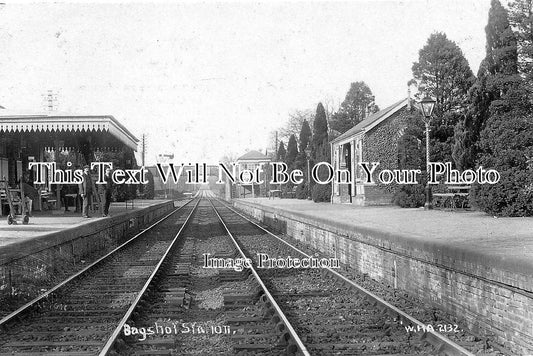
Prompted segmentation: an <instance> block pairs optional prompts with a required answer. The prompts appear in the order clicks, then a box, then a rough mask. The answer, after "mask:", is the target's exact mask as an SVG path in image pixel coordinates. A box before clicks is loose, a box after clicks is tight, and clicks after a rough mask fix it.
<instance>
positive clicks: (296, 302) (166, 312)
mask: <svg viewBox="0 0 533 356" xmlns="http://www.w3.org/2000/svg"><path fill="white" fill-rule="evenodd" d="M203 198H206V197H203ZM258 256H263V257H264V256H267V257H268V258H276V259H277V260H278V261H288V257H289V256H290V257H291V258H293V260H294V259H296V258H299V259H300V260H303V259H306V258H311V259H312V257H314V256H309V255H306V254H305V253H304V252H303V251H301V250H298V249H296V248H295V247H294V246H291V245H290V244H288V243H287V242H286V241H284V240H282V239H280V238H279V237H277V236H275V235H273V234H272V233H270V232H268V231H266V230H265V229H263V228H262V227H260V226H259V225H257V224H255V223H254V222H252V221H250V220H248V219H247V218H246V217H244V216H243V215H241V214H239V213H238V212H236V211H234V210H233V209H231V208H230V207H228V206H226V205H225V204H223V203H222V202H220V201H217V200H215V199H211V198H209V199H202V197H200V199H198V200H196V201H195V202H194V206H193V204H192V203H191V204H189V205H187V206H185V207H182V208H181V209H180V210H178V211H176V212H174V213H172V214H169V216H167V217H166V218H164V219H162V220H161V221H160V222H158V223H156V224H154V225H153V226H152V227H151V228H149V229H147V230H146V231H145V232H143V233H142V234H139V235H138V236H135V237H134V238H133V239H131V240H130V241H129V242H128V243H127V244H125V245H123V246H121V247H120V248H117V249H116V250H115V251H113V252H111V253H110V254H108V255H107V256H105V257H104V258H102V259H101V260H99V261H97V262H95V263H94V264H92V265H91V266H89V267H87V268H86V269H85V270H84V271H82V272H80V273H78V274H77V275H75V276H73V277H72V278H70V279H69V280H68V281H65V282H64V283H62V284H61V285H58V286H57V287H55V288H53V289H52V290H50V291H48V292H47V293H46V294H45V295H43V296H42V297H40V298H39V299H37V300H34V301H33V302H30V303H28V304H27V305H25V306H24V307H22V308H21V309H19V310H18V311H17V312H14V313H12V314H10V315H9V316H7V317H6V318H4V319H2V320H0V327H2V330H3V332H2V334H1V335H0V356H2V355H12V354H18V355H34V354H45V353H46V354H48V355H60V354H61V355H64V354H68V355H74V356H76V355H79V356H82V355H118V354H119V355H139V356H140V355H216V354H223V355H265V356H266V355H269V356H274V355H282V354H284V355H285V354H286V355H360V354H368V355H397V356H400V355H413V354H421V355H473V353H472V352H474V353H476V354H486V355H498V354H499V353H495V352H492V351H491V350H486V347H485V346H484V345H483V342H480V341H477V340H471V339H469V338H468V335H466V334H465V333H463V332H462V331H461V332H460V333H457V332H453V333H451V334H450V335H448V336H450V337H453V338H454V340H455V341H456V342H453V341H451V340H450V339H449V338H448V337H446V336H444V335H442V334H440V333H438V332H435V331H434V330H430V329H428V327H427V325H430V324H432V325H436V324H437V323H445V321H442V320H440V319H436V318H435V314H434V313H431V312H430V311H427V310H424V308H421V307H420V306H416V305H415V306H413V305H409V303H403V302H402V304H401V306H402V310H399V309H398V308H396V307H394V306H393V305H392V304H390V303H388V302H387V301H385V299H387V300H389V301H390V299H394V298H389V296H386V297H384V298H380V297H378V296H377V295H376V294H375V293H374V292H373V291H369V290H368V289H365V288H363V287H361V286H360V285H358V284H356V283H355V282H353V281H352V280H350V279H348V278H346V277H344V276H342V275H341V274H339V273H337V271H336V270H335V269H328V268H287V264H285V268H278V267H280V265H279V263H281V262H277V264H276V267H277V268H265V266H264V265H263V266H260V265H259V264H258ZM264 258H266V257H264ZM247 259H248V260H247ZM318 260H320V258H319V259H318ZM284 263H288V262H284ZM329 263H333V264H334V261H330V262H329ZM267 266H268V265H267ZM259 267H262V268H259ZM300 267H304V266H303V265H302V266H300ZM363 282H364V281H363ZM365 287H366V286H365ZM386 292H387V291H383V290H379V293H380V295H383V293H385V294H386ZM394 295H395V294H394ZM415 316H416V318H419V319H421V320H422V321H418V320H417V319H416V318H415ZM463 334H465V335H463ZM467 349H468V350H470V351H472V352H470V351H467Z"/></svg>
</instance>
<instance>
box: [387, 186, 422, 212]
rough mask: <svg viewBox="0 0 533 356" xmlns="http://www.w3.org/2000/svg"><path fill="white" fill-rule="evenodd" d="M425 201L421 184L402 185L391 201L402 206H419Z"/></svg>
mask: <svg viewBox="0 0 533 356" xmlns="http://www.w3.org/2000/svg"><path fill="white" fill-rule="evenodd" d="M425 201H426V197H425V191H424V186H423V185H422V184H413V185H411V184H409V185H402V186H401V187H400V189H398V190H397V191H396V193H395V194H394V198H393V203H394V204H395V205H399V206H400V207H402V208H419V207H421V206H424V203H425Z"/></svg>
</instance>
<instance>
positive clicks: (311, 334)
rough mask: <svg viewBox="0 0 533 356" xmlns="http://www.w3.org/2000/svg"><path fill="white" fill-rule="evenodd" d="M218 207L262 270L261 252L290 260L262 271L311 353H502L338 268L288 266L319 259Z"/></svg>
mask: <svg viewBox="0 0 533 356" xmlns="http://www.w3.org/2000/svg"><path fill="white" fill-rule="evenodd" d="M214 205H216V208H217V210H218V213H219V214H220V216H221V218H222V220H223V221H224V223H225V226H226V227H227V229H228V232H229V233H231V234H232V235H233V236H234V238H235V239H236V240H237V242H238V243H239V244H240V245H241V247H242V250H243V252H244V253H245V254H247V255H248V256H249V257H250V258H251V259H252V260H253V261H254V264H255V266H256V267H259V266H258V260H259V256H260V255H258V254H266V255H268V256H269V257H270V258H276V259H278V261H279V260H281V261H284V262H283V263H282V265H283V264H284V266H285V268H266V267H268V264H267V263H264V265H263V268H257V271H258V272H259V276H260V277H261V278H262V280H263V281H264V283H265V284H266V286H267V287H268V288H269V289H270V290H271V295H272V296H273V297H274V299H275V300H276V302H277V304H278V305H280V306H281V309H282V312H283V313H284V314H285V315H286V317H287V319H288V321H289V323H292V326H293V327H294V329H295V334H296V335H295V336H294V337H298V336H297V335H299V338H300V340H302V342H303V344H304V347H305V349H304V351H303V352H305V350H307V351H308V352H309V353H310V354H313V355H354V354H394V355H411V354H424V355H428V354H430V355H436V354H442V355H473V354H474V353H475V354H478V355H479V354H483V355H500V354H501V353H500V352H499V351H498V350H493V349H490V348H488V347H487V343H486V341H485V340H476V339H475V338H474V337H472V335H469V334H468V332H466V331H464V330H460V329H458V326H457V325H452V324H450V323H449V322H448V321H446V320H442V319H439V318H438V317H437V316H436V314H435V312H434V310H424V308H422V307H421V306H420V305H409V303H403V304H402V310H400V309H398V308H396V307H395V306H393V305H392V304H390V303H388V302H386V301H385V300H384V299H383V298H380V297H378V296H377V295H375V294H374V293H372V292H370V291H369V290H367V289H365V288H363V287H361V286H360V285H358V284H356V283H354V282H353V281H351V280H349V279H347V278H346V277H344V276H342V275H341V274H339V273H337V272H336V271H335V270H332V269H327V268H286V266H287V264H288V263H289V262H287V261H288V259H287V258H288V257H289V256H292V257H293V258H294V257H299V258H300V259H304V258H311V257H313V256H309V255H306V254H305V253H303V252H302V251H300V250H298V249H296V248H295V247H293V246H291V245H290V244H288V243H287V242H286V241H283V240H282V239H280V238H278V237H276V236H275V235H273V234H271V233H270V232H268V231H266V230H265V229H263V228H262V227H260V226H259V225H256V224H255V223H253V222H251V221H250V220H248V219H247V218H245V217H244V216H242V215H240V214H238V213H237V212H236V211H234V210H233V209H230V208H228V207H227V206H226V205H225V204H222V203H220V202H218V201H217V202H214ZM277 267H279V264H278V265H277ZM390 293H391V292H390V291H389V294H390ZM392 293H393V294H395V293H394V292H392ZM412 315H416V316H417V317H419V318H422V319H423V321H419V320H418V319H416V318H415V317H413V316H412ZM439 325H441V326H442V325H447V327H446V328H445V329H447V331H448V333H447V335H446V336H445V335H443V334H441V333H439V332H436V331H435V330H437V329H438V328H439ZM447 336H449V337H450V338H453V339H454V340H455V342H454V341H452V340H450V338H449V337H447ZM255 347H257V346H255ZM265 347H266V345H265ZM469 350H470V351H469ZM300 352H302V349H301V348H300Z"/></svg>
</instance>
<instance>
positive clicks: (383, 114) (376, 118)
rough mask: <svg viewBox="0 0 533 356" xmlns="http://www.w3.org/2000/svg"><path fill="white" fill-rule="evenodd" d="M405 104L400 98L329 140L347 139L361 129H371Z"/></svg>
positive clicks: (404, 100) (333, 141) (405, 100)
mask: <svg viewBox="0 0 533 356" xmlns="http://www.w3.org/2000/svg"><path fill="white" fill-rule="evenodd" d="M406 105H407V99H402V100H400V101H398V102H396V103H394V104H392V105H390V106H388V107H386V108H385V109H383V110H380V111H378V112H376V113H373V114H371V115H370V116H368V117H367V118H366V119H364V120H363V121H361V122H360V123H358V124H357V125H355V126H354V127H352V128H351V129H349V130H348V131H346V132H345V133H343V134H342V135H340V136H339V137H337V138H335V139H333V140H332V141H331V143H335V142H339V141H342V140H344V139H347V138H349V137H351V136H353V135H356V134H358V133H360V132H363V131H365V132H366V131H369V130H371V129H372V128H374V127H375V126H377V125H378V124H379V123H380V122H382V121H384V120H385V119H387V118H388V117H390V116H391V115H392V114H394V113H395V112H397V111H399V110H401V109H402V108H403V107H405V106H406Z"/></svg>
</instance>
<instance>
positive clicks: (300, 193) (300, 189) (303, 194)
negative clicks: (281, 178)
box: [296, 183, 308, 199]
mask: <svg viewBox="0 0 533 356" xmlns="http://www.w3.org/2000/svg"><path fill="white" fill-rule="evenodd" d="M307 187H308V185H307V183H302V184H299V185H298V186H297V187H296V198H298V199H307V196H308V192H307Z"/></svg>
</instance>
